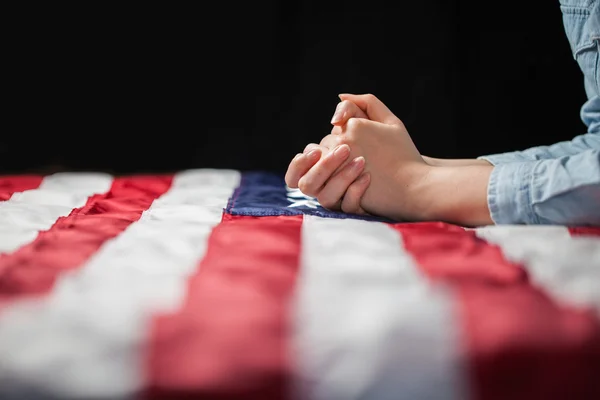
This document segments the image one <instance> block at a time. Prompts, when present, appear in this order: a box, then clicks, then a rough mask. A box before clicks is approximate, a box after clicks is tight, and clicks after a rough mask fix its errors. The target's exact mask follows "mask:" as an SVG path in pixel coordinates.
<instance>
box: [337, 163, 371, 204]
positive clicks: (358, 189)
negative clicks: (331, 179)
mask: <svg viewBox="0 0 600 400" xmlns="http://www.w3.org/2000/svg"><path fill="white" fill-rule="evenodd" d="M370 182H371V174H369V173H368V172H367V173H364V174H362V175H361V176H360V177H359V178H358V179H357V180H356V181H354V182H353V183H352V184H351V185H350V186H349V187H348V190H346V194H345V195H344V198H343V199H342V205H341V208H342V211H343V212H345V213H348V214H366V212H365V210H364V209H363V208H362V207H361V205H360V201H361V199H362V197H363V195H364V194H365V192H366V191H367V188H368V187H369V183H370Z"/></svg>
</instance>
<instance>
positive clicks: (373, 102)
mask: <svg viewBox="0 0 600 400" xmlns="http://www.w3.org/2000/svg"><path fill="white" fill-rule="evenodd" d="M338 97H339V98H340V100H342V101H344V100H349V101H351V102H353V103H354V104H356V105H357V106H358V107H359V108H360V109H361V110H363V111H364V112H365V113H366V114H367V116H368V117H369V119H370V120H371V121H376V122H381V123H383V124H388V125H398V124H400V123H402V121H400V119H399V118H398V117H396V116H395V115H394V113H393V112H391V111H390V109H389V108H387V106H386V105H385V104H383V102H382V101H381V100H379V99H378V98H377V97H375V96H374V95H372V94H349V93H342V94H340V95H339V96H338Z"/></svg>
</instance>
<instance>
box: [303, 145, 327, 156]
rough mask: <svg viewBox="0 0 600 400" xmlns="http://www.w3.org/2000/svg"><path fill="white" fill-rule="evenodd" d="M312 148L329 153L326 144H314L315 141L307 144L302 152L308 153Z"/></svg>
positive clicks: (322, 152)
mask: <svg viewBox="0 0 600 400" xmlns="http://www.w3.org/2000/svg"><path fill="white" fill-rule="evenodd" d="M314 149H319V150H321V154H327V153H329V148H328V147H327V146H323V145H320V144H316V143H309V144H307V145H306V147H305V148H304V151H303V152H302V153H304V154H308V153H309V152H310V151H311V150H314Z"/></svg>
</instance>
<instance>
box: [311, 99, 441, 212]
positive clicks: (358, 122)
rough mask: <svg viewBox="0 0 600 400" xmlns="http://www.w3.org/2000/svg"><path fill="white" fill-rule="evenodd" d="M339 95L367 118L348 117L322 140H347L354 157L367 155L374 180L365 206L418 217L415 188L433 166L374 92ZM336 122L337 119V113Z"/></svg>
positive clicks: (328, 144)
mask: <svg viewBox="0 0 600 400" xmlns="http://www.w3.org/2000/svg"><path fill="white" fill-rule="evenodd" d="M340 98H341V99H342V100H349V101H351V102H352V103H353V104H354V105H356V106H357V107H358V108H360V109H361V110H363V111H364V112H365V114H366V116H367V117H368V119H365V118H354V117H352V118H350V119H348V120H347V122H346V124H345V125H344V126H342V127H341V131H342V132H341V133H339V134H338V133H336V130H335V128H334V130H333V132H332V134H330V135H328V136H326V137H325V138H324V139H323V141H322V142H321V143H322V144H323V145H324V146H326V147H329V148H331V147H334V146H336V145H344V144H347V145H349V146H350V148H351V149H352V156H351V157H356V156H364V158H365V159H366V161H367V165H366V169H365V170H366V172H368V173H370V174H371V183H370V185H369V187H368V188H367V190H366V191H365V193H364V196H363V197H362V200H361V202H360V204H361V205H362V207H363V209H364V210H366V211H367V212H369V213H372V214H376V215H381V216H386V217H389V218H392V219H398V220H415V219H419V218H420V215H421V214H422V210H421V208H422V205H421V204H420V203H419V202H418V201H415V196H414V195H413V192H414V191H415V190H416V189H418V187H419V185H420V182H421V181H422V180H424V179H425V178H426V176H427V173H428V170H429V168H431V167H430V166H429V165H427V163H425V162H424V161H423V158H422V157H421V155H420V154H419V152H418V150H417V149H416V147H415V145H414V143H413V141H412V139H411V138H410V136H409V134H408V132H407V131H406V128H405V126H404V124H403V123H402V121H401V120H400V119H399V118H398V117H396V116H395V115H394V114H393V113H392V112H391V111H390V110H389V109H388V108H387V107H386V106H385V105H384V104H383V103H382V102H381V101H380V100H379V99H377V98H376V97H375V96H373V95H349V94H345V95H341V96H340ZM334 122H338V121H336V120H335V117H334ZM308 189H312V187H310V186H309V187H308ZM301 190H302V189H301ZM345 197H347V196H345Z"/></svg>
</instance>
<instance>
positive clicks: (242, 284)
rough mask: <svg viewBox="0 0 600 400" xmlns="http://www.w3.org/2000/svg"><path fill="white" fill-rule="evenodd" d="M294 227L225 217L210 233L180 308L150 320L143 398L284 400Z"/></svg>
mask: <svg viewBox="0 0 600 400" xmlns="http://www.w3.org/2000/svg"><path fill="white" fill-rule="evenodd" d="M301 226H302V218H301V217H260V218H256V217H231V216H226V217H224V220H223V222H222V223H221V224H219V225H218V226H216V227H215V228H214V230H213V232H212V234H211V236H210V238H209V241H208V250H207V253H206V255H205V257H204V259H203V260H202V261H201V262H200V263H199V266H198V269H197V272H196V274H195V275H194V276H193V277H192V278H191V279H190V281H189V285H188V296H187V299H186V301H185V304H184V305H183V306H182V309H181V310H180V311H179V312H177V313H176V314H174V315H165V316H160V317H157V318H156V319H155V321H154V324H153V329H152V336H151V342H150V356H149V357H150V359H149V364H148V365H149V371H148V374H149V377H148V380H149V383H148V386H149V391H148V393H146V394H147V395H148V396H149V397H150V398H169V399H174V398H188V397H189V398H210V399H245V400H250V399H261V400H268V399H282V398H285V397H286V391H287V381H288V378H289V375H290V373H291V372H290V362H289V360H288V356H287V350H288V349H289V345H288V338H289V337H290V332H289V327H288V320H287V319H288V318H289V311H288V302H289V300H290V297H291V295H292V290H293V286H294V283H295V277H296V273H297V270H298V262H299V254H300V236H301Z"/></svg>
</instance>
